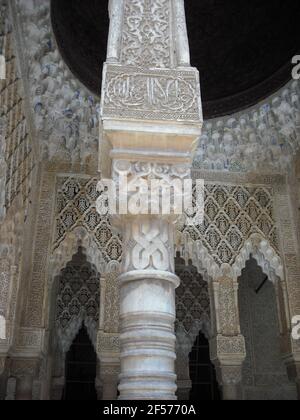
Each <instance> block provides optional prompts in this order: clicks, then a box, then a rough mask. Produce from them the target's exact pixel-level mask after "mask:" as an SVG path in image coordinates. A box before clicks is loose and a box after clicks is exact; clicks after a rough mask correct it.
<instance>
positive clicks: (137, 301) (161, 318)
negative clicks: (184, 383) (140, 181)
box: [119, 217, 179, 400]
mask: <svg viewBox="0 0 300 420" xmlns="http://www.w3.org/2000/svg"><path fill="white" fill-rule="evenodd" d="M123 232H124V238H125V247H124V248H125V255H124V261H125V263H124V273H123V274H122V275H121V276H120V288H121V309H120V315H121V335H120V342H121V376H120V385H119V391H120V399H129V400H130V399H157V400H159V399H160V400H172V399H175V392H176V384H175V382H176V375H175V373H174V371H175V368H174V364H175V334H174V322H175V289H176V287H178V286H179V279H178V277H177V276H176V275H175V274H174V254H173V249H174V239H173V226H172V224H171V223H169V222H168V220H161V219H159V218H157V217H153V218H151V217H135V218H132V219H131V218H129V219H127V220H126V223H125V224H124V230H123Z"/></svg>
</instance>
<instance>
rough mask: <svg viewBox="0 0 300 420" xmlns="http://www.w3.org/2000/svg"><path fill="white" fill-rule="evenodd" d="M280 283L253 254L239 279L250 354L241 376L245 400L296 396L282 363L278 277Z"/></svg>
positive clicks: (244, 332) (240, 310)
mask: <svg viewBox="0 0 300 420" xmlns="http://www.w3.org/2000/svg"><path fill="white" fill-rule="evenodd" d="M277 282H278V284H276V283H275V284H274V283H272V282H271V281H270V280H269V278H268V276H266V274H264V273H263V271H262V269H261V268H260V267H259V265H258V264H257V262H256V260H255V259H254V258H252V257H251V258H250V260H249V261H248V262H247V264H246V267H245V269H244V270H243V271H242V275H241V277H240V278H239V293H238V298H239V313H240V325H241V333H242V335H243V336H244V337H245V341H246V353H247V356H246V360H245V362H244V365H243V375H242V391H243V399H244V400H294V399H297V397H296V387H295V385H294V384H292V383H290V382H289V380H288V376H287V370H286V367H285V364H284V362H283V354H282V338H283V335H284V334H285V328H284V327H283V325H282V320H283V313H284V309H283V308H282V307H281V305H282V300H281V299H280V290H281V288H280V284H279V279H278V280H277ZM276 294H277V296H276Z"/></svg>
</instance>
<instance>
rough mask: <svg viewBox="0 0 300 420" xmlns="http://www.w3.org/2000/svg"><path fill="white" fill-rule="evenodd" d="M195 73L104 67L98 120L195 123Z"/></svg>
mask: <svg viewBox="0 0 300 420" xmlns="http://www.w3.org/2000/svg"><path fill="white" fill-rule="evenodd" d="M199 86H200V85H199V76H198V72H197V71H196V70H194V69H189V70H163V69H153V70H145V69H138V68H132V67H129V66H118V65H110V64H106V65H105V68H104V80H103V95H102V118H103V119H131V120H154V121H163V120H165V121H184V122H195V123H199V121H200V120H201V116H202V114H201V98H200V88H199Z"/></svg>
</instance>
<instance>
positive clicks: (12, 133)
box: [0, 32, 34, 210]
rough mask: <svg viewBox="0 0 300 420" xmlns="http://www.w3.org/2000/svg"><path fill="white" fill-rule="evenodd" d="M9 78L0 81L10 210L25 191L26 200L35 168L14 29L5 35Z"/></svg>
mask: <svg viewBox="0 0 300 420" xmlns="http://www.w3.org/2000/svg"><path fill="white" fill-rule="evenodd" d="M4 53H5V60H6V79H5V80H2V81H0V119H1V120H2V121H3V120H4V136H3V137H4V139H5V162H6V168H7V169H6V185H5V207H6V210H8V209H9V208H10V207H11V205H12V203H13V202H14V200H15V199H16V197H18V196H19V195H20V194H22V202H23V203H24V204H26V202H27V201H28V197H29V194H30V190H31V173H32V170H33V168H34V160H33V153H32V148H31V140H30V136H29V134H28V131H27V124H26V118H25V114H24V102H23V98H22V96H21V93H20V92H21V81H20V79H19V77H18V75H17V64H16V57H15V55H14V52H13V40H12V33H11V32H9V33H7V34H6V36H5V51H4Z"/></svg>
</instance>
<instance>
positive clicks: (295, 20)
mask: <svg viewBox="0 0 300 420" xmlns="http://www.w3.org/2000/svg"><path fill="white" fill-rule="evenodd" d="M185 4H186V14H187V23H188V32H189V39H190V48H191V59H192V64H193V65H194V66H196V67H197V68H198V69H199V70H200V76H201V88H202V99H203V108H204V116H205V118H206V119H207V118H212V117H216V116H221V115H226V114H230V113H232V112H235V111H239V110H241V109H244V108H247V107H249V106H251V105H253V104H255V103H257V102H259V101H260V100H262V99H264V98H265V97H267V96H269V95H270V94H272V93H274V92H275V91H276V90H278V89H279V88H280V87H282V86H283V85H284V84H285V83H286V82H288V80H290V78H291V69H292V65H291V58H292V57H293V56H294V55H295V54H296V53H297V52H298V51H299V45H300V36H299V30H300V25H299V22H300V1H298V0H251V1H241V0H230V1H228V0H201V1H198V0H185ZM51 16H52V25H53V29H54V33H55V36H56V40H57V43H58V46H59V49H60V52H61V54H62V56H63V58H64V60H65V62H66V63H67V65H68V67H69V68H70V70H71V71H72V72H73V74H74V75H75V76H76V77H77V78H78V79H79V80H80V81H81V82H82V83H83V84H84V85H85V86H86V87H87V88H88V89H89V90H91V91H92V92H93V93H95V94H96V95H100V91H101V79H102V64H103V62H104V61H105V57H106V48H107V36H108V27H109V19H108V0H101V1H99V0H85V1H82V0H72V1H69V0H52V1H51Z"/></svg>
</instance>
